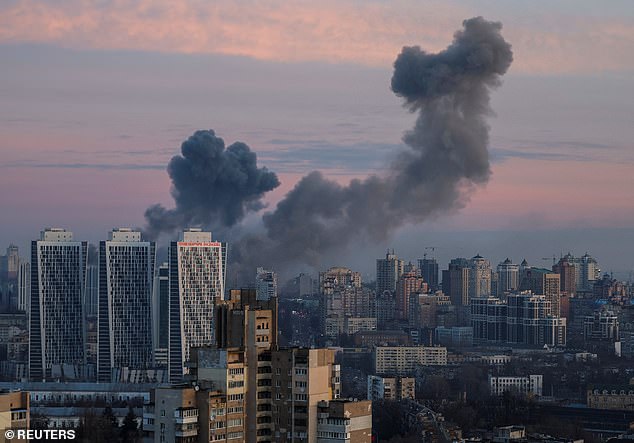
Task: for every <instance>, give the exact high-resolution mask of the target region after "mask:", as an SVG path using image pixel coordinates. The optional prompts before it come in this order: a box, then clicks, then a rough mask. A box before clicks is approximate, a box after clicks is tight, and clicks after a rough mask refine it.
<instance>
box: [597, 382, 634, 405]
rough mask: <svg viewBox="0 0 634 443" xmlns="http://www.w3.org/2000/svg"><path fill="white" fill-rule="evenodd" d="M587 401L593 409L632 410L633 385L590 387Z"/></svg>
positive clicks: (633, 398) (633, 399)
mask: <svg viewBox="0 0 634 443" xmlns="http://www.w3.org/2000/svg"><path fill="white" fill-rule="evenodd" d="M587 403H588V407H589V408H594V409H615V410H621V411H634V385H625V386H593V387H590V388H589V389H588V391H587Z"/></svg>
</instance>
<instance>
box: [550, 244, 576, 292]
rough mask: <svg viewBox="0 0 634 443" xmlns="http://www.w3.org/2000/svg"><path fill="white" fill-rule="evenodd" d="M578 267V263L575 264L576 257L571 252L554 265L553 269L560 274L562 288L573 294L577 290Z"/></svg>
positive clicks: (563, 290)
mask: <svg viewBox="0 0 634 443" xmlns="http://www.w3.org/2000/svg"><path fill="white" fill-rule="evenodd" d="M577 267H578V264H575V259H574V257H573V256H572V254H570V253H568V254H566V255H565V256H563V257H562V258H561V259H560V260H559V261H558V262H557V264H555V265H553V271H554V272H556V273H557V274H559V282H560V286H559V288H560V290H561V291H562V292H565V293H566V294H568V295H571V296H574V295H575V293H576V292H577Z"/></svg>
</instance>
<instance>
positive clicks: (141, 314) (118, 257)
mask: <svg viewBox="0 0 634 443" xmlns="http://www.w3.org/2000/svg"><path fill="white" fill-rule="evenodd" d="M155 256H156V249H155V244H154V242H149V241H143V240H142V239H141V232H139V231H133V230H132V229H130V228H119V229H113V230H112V232H110V234H109V238H108V240H106V241H102V242H100V243H99V276H100V282H99V309H98V311H99V316H98V320H97V336H98V346H97V377H98V380H99V381H101V382H111V381H118V380H113V372H112V370H113V369H121V368H127V369H149V368H151V367H152V366H153V346H152V343H153V337H152V327H153V325H152V318H153V317H152V315H153V312H152V297H153V291H154V289H153V288H154V266H155V260H156V257H155Z"/></svg>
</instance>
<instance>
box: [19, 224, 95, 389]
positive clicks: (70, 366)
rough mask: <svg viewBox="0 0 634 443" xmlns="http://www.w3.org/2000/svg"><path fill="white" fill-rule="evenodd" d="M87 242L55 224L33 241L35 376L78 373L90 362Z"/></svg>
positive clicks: (32, 352)
mask: <svg viewBox="0 0 634 443" xmlns="http://www.w3.org/2000/svg"><path fill="white" fill-rule="evenodd" d="M87 249H88V243H87V242H81V241H73V233H72V232H70V231H67V230H65V229H60V228H51V229H46V230H44V231H42V232H41V233H40V240H36V241H33V242H32V243H31V303H30V307H29V326H30V327H29V343H30V346H29V378H30V379H31V380H32V381H42V380H45V379H50V378H61V377H66V376H68V377H71V378H72V377H76V376H77V369H78V368H79V367H80V366H83V364H84V363H85V357H86V356H85V349H84V345H85V335H86V331H85V325H84V312H83V301H84V292H85V289H86V253H87Z"/></svg>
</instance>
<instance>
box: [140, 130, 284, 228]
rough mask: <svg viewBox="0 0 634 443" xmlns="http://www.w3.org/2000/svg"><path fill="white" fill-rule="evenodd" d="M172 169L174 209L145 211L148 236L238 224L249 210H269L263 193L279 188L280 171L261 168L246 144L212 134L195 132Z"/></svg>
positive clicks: (184, 145) (210, 132) (157, 206)
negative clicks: (226, 142) (265, 208)
mask: <svg viewBox="0 0 634 443" xmlns="http://www.w3.org/2000/svg"><path fill="white" fill-rule="evenodd" d="M181 154H182V155H180V156H174V157H172V159H171V160H170V162H169V165H168V166H167V172H168V174H169V176H170V178H171V180H172V197H174V201H175V203H176V207H175V208H174V209H166V208H164V207H163V206H161V205H153V206H150V207H149V208H148V209H147V210H146V211H145V218H146V221H147V226H146V228H145V234H146V235H147V236H148V237H149V238H156V237H157V236H158V235H159V234H160V233H162V232H172V231H175V230H177V229H182V228H184V227H189V226H199V225H200V226H207V227H211V226H213V227H214V228H217V227H228V226H233V225H235V224H236V223H237V222H239V221H240V220H241V219H242V218H243V217H244V216H245V215H246V213H247V212H249V211H258V210H260V209H262V208H264V205H263V203H262V197H263V196H264V194H265V193H266V192H268V191H270V190H272V189H275V188H276V187H278V186H279V184H280V182H279V180H278V179H277V175H275V173H273V172H270V171H268V170H267V169H266V168H258V167H257V159H256V155H255V153H254V152H252V151H251V149H250V148H249V147H248V146H247V145H246V144H244V143H240V142H237V143H233V144H232V145H230V146H229V147H227V148H226V149H225V143H224V141H223V139H221V138H220V137H216V134H215V133H214V131H212V130H206V131H196V132H195V133H194V135H192V136H191V137H189V139H187V140H186V141H185V142H183V144H182V146H181Z"/></svg>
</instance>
